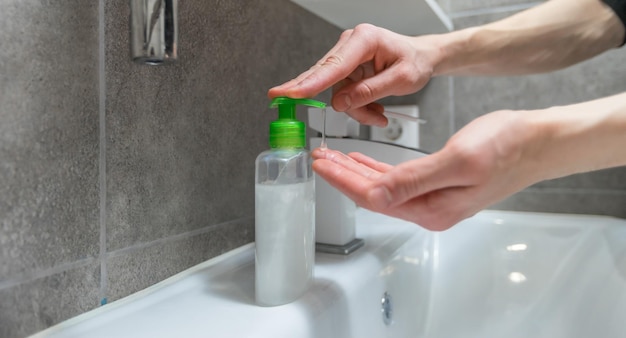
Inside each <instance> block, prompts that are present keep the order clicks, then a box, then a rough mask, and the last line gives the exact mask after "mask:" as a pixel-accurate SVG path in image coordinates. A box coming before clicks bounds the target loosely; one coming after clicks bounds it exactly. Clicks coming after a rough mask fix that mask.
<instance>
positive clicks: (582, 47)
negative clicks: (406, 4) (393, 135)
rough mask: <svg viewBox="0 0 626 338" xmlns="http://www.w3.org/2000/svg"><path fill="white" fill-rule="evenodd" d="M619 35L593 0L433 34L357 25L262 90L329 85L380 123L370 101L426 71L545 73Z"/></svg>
mask: <svg viewBox="0 0 626 338" xmlns="http://www.w3.org/2000/svg"><path fill="white" fill-rule="evenodd" d="M625 34H626V32H625V30H624V25H623V24H622V22H621V21H620V19H619V18H618V16H617V15H615V13H614V12H613V10H611V9H610V8H609V7H608V6H606V5H605V4H604V3H603V2H602V1H600V0H551V1H548V2H546V3H543V4H541V5H538V6H536V7H534V8H531V9H528V10H526V11H524V12H520V13H518V14H516V15H513V16H511V17H509V18H506V19H503V20H500V21H498V22H494V23H491V24H487V25H483V26H479V27H473V28H468V29H463V30H459V31H454V32H450V33H445V34H437V35H423V36H417V37H410V36H404V35H400V34H396V33H393V32H390V31H388V30H385V29H382V28H378V27H374V26H372V25H359V26H357V27H356V28H355V29H353V30H347V31H345V32H344V33H343V34H342V35H341V38H340V39H339V41H338V42H337V44H336V45H335V46H334V47H333V48H332V49H331V50H330V51H329V52H328V53H327V54H326V55H325V56H324V57H323V58H322V59H320V60H319V62H318V63H317V64H315V65H314V66H313V67H311V69H309V70H308V71H305V72H304V73H302V74H300V75H299V76H298V77H296V78H295V79H293V80H291V81H288V82H286V83H284V84H282V85H280V86H277V87H274V88H272V89H270V91H269V93H268V95H269V96H270V97H276V96H291V97H314V96H316V95H317V94H319V93H321V92H322V91H324V90H326V89H327V88H330V87H333V98H332V105H333V107H334V108H335V110H337V111H345V112H346V113H347V114H349V115H350V116H352V117H353V118H354V119H356V120H358V121H359V122H361V123H365V124H371V125H378V126H384V125H385V124H386V123H387V119H386V118H385V117H384V116H383V115H382V112H383V110H384V108H383V107H382V106H381V105H380V104H378V103H376V100H378V99H381V98H383V97H386V96H390V95H406V94H410V93H414V92H416V91H418V90H420V89H422V87H424V85H425V84H426V83H427V82H428V81H429V79H430V78H431V77H432V76H436V75H472V74H475V75H511V74H529V73H538V72H546V71H549V70H554V69H559V68H563V67H567V66H569V65H572V64H574V63H576V62H580V61H583V60H585V59H588V58H591V57H593V56H595V55H597V54H600V53H601V52H603V51H606V50H608V49H611V48H614V47H617V46H619V44H620V43H622V42H623V41H624V35H625Z"/></svg>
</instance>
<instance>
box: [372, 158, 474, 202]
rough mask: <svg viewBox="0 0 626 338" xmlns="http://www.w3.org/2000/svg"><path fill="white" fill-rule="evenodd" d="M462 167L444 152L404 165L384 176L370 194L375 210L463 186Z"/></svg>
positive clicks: (394, 168) (396, 167)
mask: <svg viewBox="0 0 626 338" xmlns="http://www.w3.org/2000/svg"><path fill="white" fill-rule="evenodd" d="M463 183H464V182H463V177H462V175H461V166H459V165H458V163H457V160H456V159H455V158H453V157H450V156H447V155H446V154H445V153H441V152H438V153H435V154H432V155H428V156H426V157H422V158H419V159H415V160H412V161H408V162H404V163H401V164H399V165H397V166H395V167H393V168H392V169H391V170H389V171H387V172H386V173H385V174H383V175H382V176H381V177H380V179H379V180H378V182H377V183H376V184H375V185H374V186H373V187H372V189H371V190H370V192H369V193H368V201H369V203H370V204H371V205H372V206H373V207H374V208H376V209H381V210H384V209H387V208H393V207H396V206H399V205H401V204H403V203H405V202H407V201H408V200H410V199H413V198H415V197H418V196H421V195H424V194H427V193H429V192H432V191H435V190H439V189H444V188H450V187H457V186H462V185H463Z"/></svg>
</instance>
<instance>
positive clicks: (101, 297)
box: [98, 0, 107, 305]
mask: <svg viewBox="0 0 626 338" xmlns="http://www.w3.org/2000/svg"><path fill="white" fill-rule="evenodd" d="M104 39H105V35H104V0H99V1H98V86H99V92H98V95H99V103H98V120H99V151H100V156H99V163H98V171H99V177H98V186H99V188H100V203H99V208H100V213H99V223H100V227H99V228H100V254H99V256H98V259H99V260H100V290H99V291H98V303H99V304H100V305H104V304H106V296H107V265H106V263H107V262H106V249H107V248H106V238H107V236H106V198H107V184H106V128H105V127H106V115H105V114H106V77H105V75H106V74H105V62H104V61H105V50H104V49H105V40H104Z"/></svg>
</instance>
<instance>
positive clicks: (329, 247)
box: [315, 238, 365, 256]
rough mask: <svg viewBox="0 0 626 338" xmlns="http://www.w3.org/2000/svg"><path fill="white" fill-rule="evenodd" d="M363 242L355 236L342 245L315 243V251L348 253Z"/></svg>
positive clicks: (338, 253) (337, 253) (336, 253)
mask: <svg viewBox="0 0 626 338" xmlns="http://www.w3.org/2000/svg"><path fill="white" fill-rule="evenodd" d="M364 244H365V242H364V241H363V240H362V239H360V238H355V239H353V240H352V241H350V242H348V243H347V244H344V245H333V244H326V243H315V251H317V252H324V253H330V254H335V255H346V256H347V255H349V254H351V253H353V252H355V251H356V250H357V249H358V248H360V247H362V246H363V245H364Z"/></svg>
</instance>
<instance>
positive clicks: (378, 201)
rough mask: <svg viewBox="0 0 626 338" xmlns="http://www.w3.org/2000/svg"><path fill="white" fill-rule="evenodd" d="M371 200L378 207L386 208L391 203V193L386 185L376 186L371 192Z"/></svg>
mask: <svg viewBox="0 0 626 338" xmlns="http://www.w3.org/2000/svg"><path fill="white" fill-rule="evenodd" d="M370 202H371V203H372V204H373V205H374V206H376V207H378V208H381V209H385V208H387V207H389V205H390V204H391V193H390V192H389V190H388V189H387V188H386V187H384V186H380V187H376V188H374V189H372V190H371V192H370Z"/></svg>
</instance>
